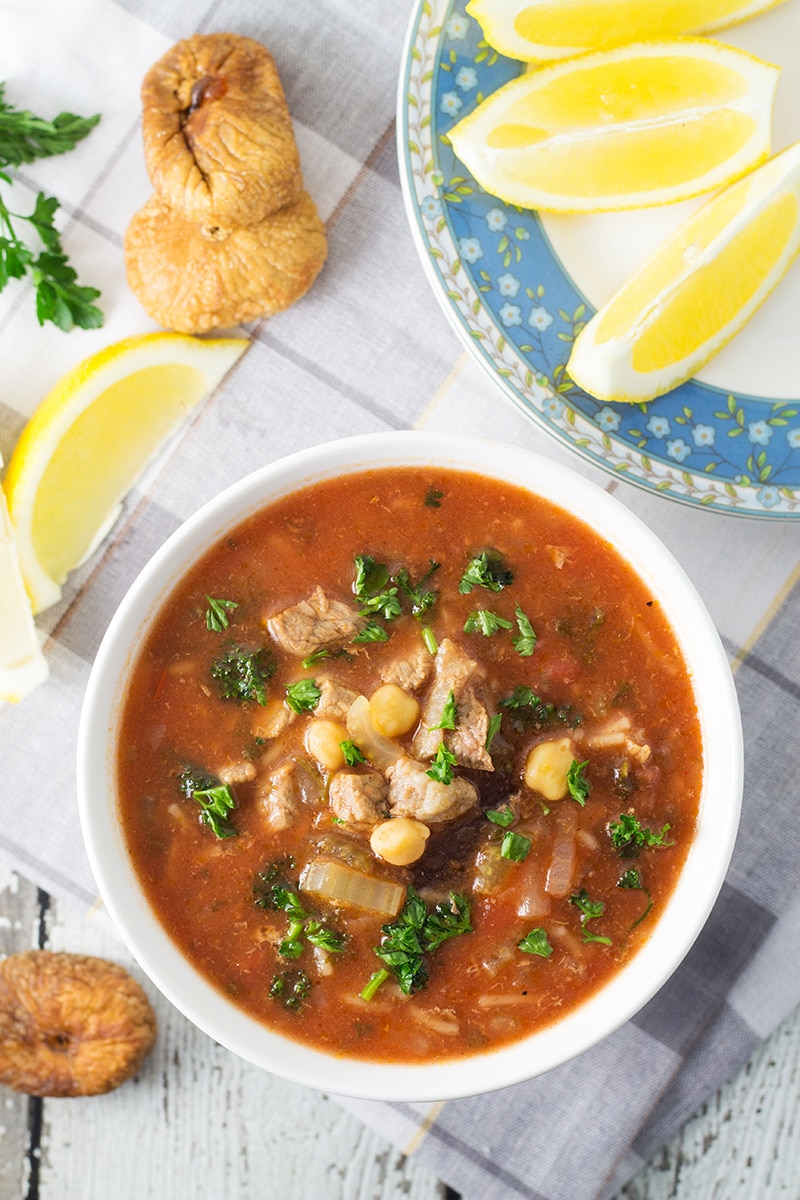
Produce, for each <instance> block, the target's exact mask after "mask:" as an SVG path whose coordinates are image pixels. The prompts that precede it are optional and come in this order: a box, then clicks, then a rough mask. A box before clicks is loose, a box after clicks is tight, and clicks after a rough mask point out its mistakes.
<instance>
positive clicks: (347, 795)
mask: <svg viewBox="0 0 800 1200" xmlns="http://www.w3.org/2000/svg"><path fill="white" fill-rule="evenodd" d="M386 791H387V784H386V780H385V779H384V778H383V776H382V775H379V774H378V772H377V771H366V772H365V773H364V774H363V775H359V774H356V773H355V772H349V771H339V772H337V774H336V775H334V777H333V779H332V780H331V786H330V792H329V800H330V806H331V811H332V812H333V814H334V816H336V817H338V818H339V820H340V821H344V822H345V823H346V824H347V825H377V823H378V822H379V821H382V820H383V819H384V817H385V815H386Z"/></svg>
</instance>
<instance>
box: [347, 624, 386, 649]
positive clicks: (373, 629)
mask: <svg viewBox="0 0 800 1200" xmlns="http://www.w3.org/2000/svg"><path fill="white" fill-rule="evenodd" d="M388 640H389V635H388V633H387V632H386V630H385V629H384V628H383V626H382V625H379V624H378V622H377V621H367V623H366V625H365V626H364V628H363V629H362V630H360V632H359V633H357V634H356V636H355V637H354V638H352V639H351V643H352V645H354V646H364V645H367V644H368V643H369V642H388Z"/></svg>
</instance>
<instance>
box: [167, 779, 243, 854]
mask: <svg viewBox="0 0 800 1200" xmlns="http://www.w3.org/2000/svg"><path fill="white" fill-rule="evenodd" d="M178 786H179V787H180V789H181V791H182V792H183V794H184V796H187V797H188V798H189V799H190V800H196V801H197V803H198V804H199V805H200V822H201V824H203V825H207V826H208V828H209V829H210V830H211V832H212V833H213V834H214V836H215V837H218V838H232V837H236V836H237V835H238V833H239V831H238V829H236V828H235V826H233V825H232V824H231V823H230V821H229V820H228V815H229V814H230V813H231V812H232V811H233V810H234V808H236V800H235V799H234V796H233V793H232V791H231V789H230V787H229V786H228V785H227V783H220V781H219V779H218V778H217V777H216V775H211V774H210V773H209V772H208V771H203V770H201V769H199V768H196V767H184V768H183V770H182V771H181V773H180V774H179V776H178Z"/></svg>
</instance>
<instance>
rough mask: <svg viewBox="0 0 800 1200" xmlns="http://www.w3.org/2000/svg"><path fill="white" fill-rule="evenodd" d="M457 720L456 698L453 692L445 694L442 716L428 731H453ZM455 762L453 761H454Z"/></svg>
mask: <svg viewBox="0 0 800 1200" xmlns="http://www.w3.org/2000/svg"><path fill="white" fill-rule="evenodd" d="M457 719H458V708H457V706H456V697H455V693H454V692H453V691H449V692H448V693H447V699H446V700H445V702H444V707H443V708H442V715H441V716H440V717H439V720H438V721H437V722H436V724H435V725H431V726H430V730H434V729H455V727H456V721H457ZM454 761H455V760H454Z"/></svg>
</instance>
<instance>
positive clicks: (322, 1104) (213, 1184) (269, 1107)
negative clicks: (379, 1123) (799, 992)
mask: <svg viewBox="0 0 800 1200" xmlns="http://www.w3.org/2000/svg"><path fill="white" fill-rule="evenodd" d="M36 946H44V947H46V948H49V949H53V950H69V951H73V952H79V953H84V954H97V955H100V956H103V957H106V958H111V959H113V960H115V961H117V962H119V963H122V964H123V965H124V966H126V967H128V969H129V970H131V971H132V973H133V974H134V975H135V976H136V977H137V978H138V979H139V980H140V982H142V983H143V985H144V987H145V989H146V991H147V992H148V995H149V996H150V998H151V1000H152V1002H153V1005H154V1007H155V1009H156V1013H157V1016H158V1020H159V1036H158V1040H157V1042H156V1046H155V1049H154V1050H153V1052H152V1054H151V1055H150V1057H149V1058H148V1059H147V1061H146V1063H145V1064H144V1066H143V1068H142V1070H141V1072H140V1073H139V1075H138V1076H137V1077H136V1079H135V1080H133V1081H131V1082H129V1083H127V1084H125V1085H123V1086H122V1087H121V1088H119V1089H118V1090H117V1091H116V1092H112V1093H110V1094H109V1095H107V1096H96V1097H91V1098H87V1099H73V1100H44V1101H42V1100H35V1099H30V1098H28V1097H26V1096H20V1095H17V1094H16V1093H14V1092H12V1091H10V1090H9V1089H7V1088H2V1087H0V1200H140V1198H141V1197H147V1200H173V1198H174V1197H186V1198H188V1200H251V1198H252V1200H273V1197H276V1198H277V1197H280V1198H281V1200H308V1198H310V1197H314V1198H315V1200H457V1194H456V1193H455V1192H454V1191H452V1190H451V1189H449V1188H448V1187H447V1186H446V1185H445V1184H443V1183H441V1182H440V1181H439V1180H437V1179H436V1178H434V1177H433V1176H432V1175H431V1174H430V1172H429V1171H428V1170H427V1169H425V1168H423V1167H421V1166H419V1165H418V1164H416V1163H415V1161H414V1159H413V1158H406V1157H404V1155H403V1154H401V1153H400V1152H399V1151H398V1150H396V1149H395V1148H394V1147H392V1146H390V1145H389V1144H388V1143H386V1142H384V1141H383V1139H382V1138H380V1137H378V1136H377V1135H376V1134H373V1133H371V1132H370V1131H368V1130H366V1129H365V1128H364V1127H363V1126H362V1125H361V1124H360V1123H359V1122H358V1121H357V1120H356V1119H355V1118H353V1117H351V1116H350V1115H348V1114H346V1113H344V1112H343V1111H342V1110H341V1109H340V1108H339V1106H338V1105H337V1104H336V1102H335V1101H334V1100H332V1099H330V1098H329V1097H327V1096H324V1095H322V1094H321V1093H318V1092H314V1091H311V1090H309V1089H307V1088H304V1087H301V1086H299V1085H296V1084H290V1083H286V1082H284V1081H283V1080H280V1079H277V1078H275V1077H274V1076H271V1075H268V1074H267V1073H265V1072H263V1071H260V1070H258V1069H257V1068H255V1067H251V1066H249V1065H248V1064H246V1063H244V1062H242V1061H241V1060H240V1059H238V1058H236V1057H235V1056H234V1055H232V1054H230V1053H229V1052H228V1051H226V1050H223V1049H222V1048H221V1047H220V1046H218V1045H216V1044H215V1043H214V1042H213V1041H211V1040H210V1039H209V1038H208V1037H206V1035H205V1034H202V1033H200V1032H199V1031H198V1030H196V1029H195V1028H194V1026H192V1025H190V1023H189V1022H188V1021H186V1020H185V1019H184V1018H183V1017H182V1016H181V1015H180V1014H179V1013H177V1012H176V1011H175V1009H173V1008H172V1006H171V1005H170V1004H168V1003H167V1001H165V1000H163V999H162V998H161V997H160V996H159V995H158V994H157V993H156V991H155V989H154V988H153V987H152V986H151V985H150V983H149V982H148V981H147V980H146V979H144V978H143V976H142V974H141V972H140V971H139V970H138V968H137V967H136V966H135V964H134V963H133V961H132V959H131V958H130V956H129V955H128V953H127V951H126V950H125V948H124V946H123V945H122V943H121V942H120V941H119V940H118V939H117V938H116V936H115V935H114V934H113V933H112V932H111V931H110V930H109V928H108V927H107V925H106V923H105V922H104V921H98V920H92V919H91V916H84V915H82V914H80V913H78V912H76V911H75V910H74V909H73V908H71V907H70V906H68V905H65V904H63V903H57V902H56V901H52V900H51V899H50V898H49V897H47V896H45V895H44V894H43V893H41V892H37V889H36V888H35V887H34V886H33V885H32V884H30V883H28V882H27V881H26V880H23V879H20V878H19V877H18V876H16V875H15V874H11V873H9V872H8V871H6V872H5V873H4V872H3V868H2V866H0V953H11V952H13V951H15V950H22V949H28V948H30V947H36ZM667 1198H672V1200H778V1198H780V1200H798V1198H800V1011H798V1012H797V1013H795V1014H794V1016H793V1017H792V1018H790V1019H789V1020H788V1021H787V1022H785V1024H784V1025H783V1026H782V1027H781V1028H780V1029H779V1030H778V1031H777V1032H776V1033H775V1034H774V1035H773V1036H772V1037H771V1038H770V1039H769V1041H768V1042H766V1043H765V1044H764V1045H763V1046H762V1047H761V1048H760V1049H759V1051H758V1052H757V1053H756V1054H755V1055H754V1056H753V1058H752V1059H751V1061H750V1062H749V1063H748V1064H747V1066H746V1067H745V1068H744V1069H743V1070H742V1071H741V1072H740V1073H739V1075H738V1076H737V1077H736V1078H735V1079H733V1080H732V1081H731V1082H730V1083H729V1084H727V1085H726V1086H725V1087H724V1088H722V1089H721V1090H720V1091H719V1092H718V1093H717V1094H716V1095H715V1096H713V1097H711V1098H710V1099H709V1101H708V1103H707V1104H706V1105H705V1106H704V1107H703V1109H702V1111H701V1112H699V1113H698V1114H697V1115H696V1116H695V1117H694V1118H693V1119H692V1120H691V1121H689V1122H688V1123H687V1124H686V1126H685V1127H684V1128H683V1129H682V1130H681V1131H680V1133H679V1134H678V1135H677V1136H676V1137H675V1138H674V1140H673V1141H672V1142H671V1143H670V1145H669V1146H667V1147H665V1149H664V1150H663V1151H662V1152H661V1153H660V1154H659V1155H658V1157H657V1158H656V1159H655V1160H654V1161H653V1162H652V1163H651V1164H650V1165H649V1166H648V1167H647V1168H646V1169H645V1170H643V1171H642V1172H641V1173H640V1175H639V1176H637V1178H636V1179H635V1180H633V1181H632V1182H631V1183H630V1184H629V1185H628V1186H627V1187H626V1188H625V1189H624V1190H623V1191H622V1192H621V1193H620V1194H619V1196H618V1197H617V1198H616V1200H667Z"/></svg>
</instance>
